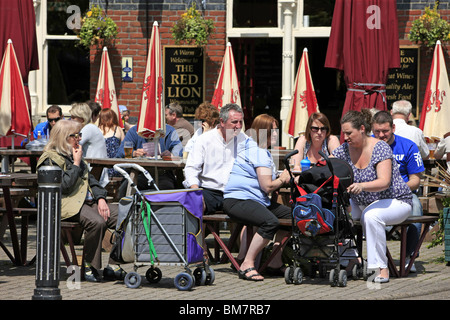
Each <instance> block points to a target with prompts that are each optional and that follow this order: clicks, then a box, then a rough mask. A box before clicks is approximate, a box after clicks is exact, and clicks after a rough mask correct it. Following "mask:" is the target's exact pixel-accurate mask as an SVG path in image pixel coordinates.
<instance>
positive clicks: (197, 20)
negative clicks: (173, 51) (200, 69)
mask: <svg viewBox="0 0 450 320" xmlns="http://www.w3.org/2000/svg"><path fill="white" fill-rule="evenodd" d="M214 30H215V26H214V21H213V20H212V19H205V18H204V17H203V16H202V14H201V13H200V12H199V11H198V10H197V9H196V5H195V2H193V3H192V6H191V7H190V8H189V9H188V10H187V11H186V12H185V13H183V14H182V15H181V17H180V18H179V19H178V20H177V21H176V22H175V23H174V25H173V27H172V29H171V32H172V36H173V38H174V39H175V43H176V44H180V43H181V44H194V45H197V46H204V45H206V44H207V43H208V39H209V37H210V36H211V34H213V33H214Z"/></svg>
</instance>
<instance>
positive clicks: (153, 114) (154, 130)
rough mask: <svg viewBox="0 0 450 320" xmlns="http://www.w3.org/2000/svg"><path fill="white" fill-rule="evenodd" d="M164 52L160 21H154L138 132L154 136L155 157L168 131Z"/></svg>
mask: <svg viewBox="0 0 450 320" xmlns="http://www.w3.org/2000/svg"><path fill="white" fill-rule="evenodd" d="M163 100H164V95H163V77H162V54H161V43H160V36H159V27H158V22H156V21H155V22H154V23H153V30H152V36H151V39H150V47H149V51H148V57H147V66H146V68H145V77H144V83H143V85H142V95H141V107H140V112H139V120H138V124H137V126H138V127H137V133H138V135H140V136H141V137H143V138H147V139H150V138H154V139H155V142H154V146H155V153H154V155H155V158H156V156H157V150H156V148H158V146H159V138H162V137H164V135H165V132H166V117H165V112H164V101H163Z"/></svg>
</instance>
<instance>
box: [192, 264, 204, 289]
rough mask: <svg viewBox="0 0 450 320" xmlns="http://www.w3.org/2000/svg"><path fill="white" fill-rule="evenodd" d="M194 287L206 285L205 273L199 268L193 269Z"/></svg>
mask: <svg viewBox="0 0 450 320" xmlns="http://www.w3.org/2000/svg"><path fill="white" fill-rule="evenodd" d="M193 276H194V279H195V285H196V286H203V285H205V283H206V271H205V269H203V268H201V267H197V268H195V270H194V272H193Z"/></svg>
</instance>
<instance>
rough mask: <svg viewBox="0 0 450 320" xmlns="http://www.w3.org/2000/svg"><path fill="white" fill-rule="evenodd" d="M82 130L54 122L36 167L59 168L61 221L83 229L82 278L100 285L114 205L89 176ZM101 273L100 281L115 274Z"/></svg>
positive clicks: (76, 124) (77, 125) (68, 122)
mask: <svg viewBox="0 0 450 320" xmlns="http://www.w3.org/2000/svg"><path fill="white" fill-rule="evenodd" d="M82 127H83V125H82V124H81V123H80V122H77V121H71V120H60V121H58V122H57V123H56V124H55V126H54V127H53V129H52V133H51V135H50V139H49V141H48V143H47V145H46V146H45V148H44V152H43V154H42V155H41V157H40V158H39V161H38V164H37V167H38V168H39V167H41V166H58V167H60V168H61V169H62V171H63V177H62V183H61V191H62V199H61V219H62V220H66V221H76V222H79V223H80V224H81V226H82V227H83V229H84V231H85V235H84V259H85V264H86V265H85V266H86V268H85V279H86V280H87V281H91V282H100V281H101V277H100V275H99V273H98V271H97V270H99V269H100V268H101V265H102V263H101V258H102V240H103V237H104V235H105V232H106V229H108V228H115V226H116V222H117V214H118V205H117V204H116V205H114V204H110V205H108V204H107V203H106V200H105V199H106V196H107V191H106V190H105V189H104V188H103V187H102V186H101V185H100V183H99V182H98V181H97V180H96V179H95V178H94V176H93V175H92V174H90V173H89V170H88V166H87V164H86V162H84V160H83V151H82V147H81V145H80V143H79V142H80V140H81V137H82V134H81V132H80V131H81V129H82ZM105 270H106V272H105ZM105 270H104V271H103V277H104V278H105V276H107V277H108V276H111V275H112V276H114V275H115V271H114V270H112V268H111V267H109V268H108V267H107V268H105ZM117 275H119V273H117Z"/></svg>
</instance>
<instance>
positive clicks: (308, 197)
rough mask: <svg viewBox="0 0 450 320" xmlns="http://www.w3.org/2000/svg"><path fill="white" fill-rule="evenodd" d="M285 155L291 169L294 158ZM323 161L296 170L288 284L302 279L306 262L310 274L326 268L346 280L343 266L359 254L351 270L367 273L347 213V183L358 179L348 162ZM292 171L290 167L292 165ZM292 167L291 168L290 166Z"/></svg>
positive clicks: (334, 278)
mask: <svg viewBox="0 0 450 320" xmlns="http://www.w3.org/2000/svg"><path fill="white" fill-rule="evenodd" d="M296 152H298V151H296V150H294V151H293V152H292V153H290V154H288V155H287V156H286V157H285V160H284V162H285V164H286V168H289V165H288V164H289V158H290V157H291V156H292V155H294V154H295V153H296ZM321 156H322V157H323V158H324V159H325V160H323V161H319V162H318V163H317V164H316V165H314V166H313V167H312V168H311V169H309V170H306V171H303V172H301V174H300V175H298V176H297V177H295V179H294V177H293V175H292V172H291V182H290V187H291V204H292V239H291V240H292V248H293V251H294V255H293V261H292V262H293V263H292V265H291V266H289V267H288V268H287V269H286V272H285V280H286V283H288V284H291V283H294V284H301V283H302V281H303V270H302V266H303V267H305V264H306V266H307V267H308V268H309V273H310V275H311V277H314V276H315V272H316V271H318V272H319V276H321V277H325V276H326V273H327V270H328V269H329V268H331V270H330V274H329V280H330V284H331V285H332V286H336V285H338V286H341V287H345V286H346V285H347V271H346V270H345V268H342V269H341V266H346V265H348V263H349V261H350V260H354V259H356V258H359V260H356V261H361V263H356V264H355V265H354V266H353V269H352V276H353V277H354V278H358V277H359V276H361V273H364V268H363V267H362V262H363V259H362V257H361V255H360V253H359V252H358V250H357V249H356V239H355V232H354V228H353V222H352V220H351V217H350V215H349V214H348V212H347V207H348V206H349V197H348V194H347V192H346V189H347V187H348V186H349V185H350V184H351V183H352V182H353V171H352V169H351V168H350V166H349V165H348V163H346V162H345V161H342V160H340V159H337V158H328V157H327V156H326V155H325V154H323V153H321ZM288 170H289V169H288ZM289 171H290V170H289Z"/></svg>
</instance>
